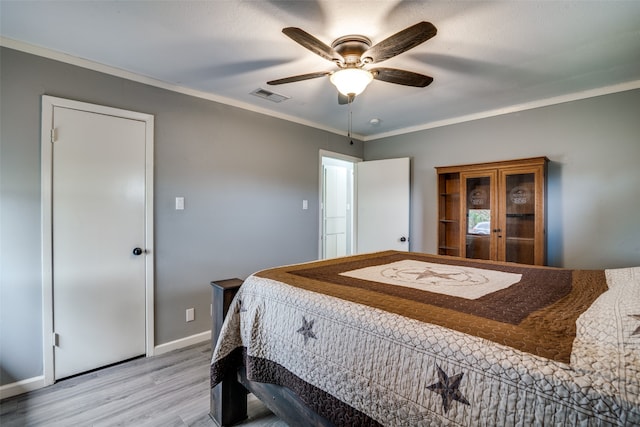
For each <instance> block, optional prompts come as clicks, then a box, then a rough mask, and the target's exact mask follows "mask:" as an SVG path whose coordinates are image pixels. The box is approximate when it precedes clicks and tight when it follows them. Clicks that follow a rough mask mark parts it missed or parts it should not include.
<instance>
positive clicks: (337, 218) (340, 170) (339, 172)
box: [320, 150, 361, 259]
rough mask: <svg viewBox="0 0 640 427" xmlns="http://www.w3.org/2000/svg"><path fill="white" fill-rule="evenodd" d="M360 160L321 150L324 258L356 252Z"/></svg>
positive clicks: (321, 254) (322, 252) (321, 245)
mask: <svg viewBox="0 0 640 427" xmlns="http://www.w3.org/2000/svg"><path fill="white" fill-rule="evenodd" d="M359 161H361V160H360V159H357V158H355V157H349V156H345V155H342V154H338V153H331V152H328V151H324V150H321V151H320V187H321V188H320V198H321V200H320V259H327V258H335V257H339V256H345V255H351V254H353V253H354V250H355V248H354V244H355V238H354V232H355V226H354V194H355V191H354V185H355V184H354V164H355V163H357V162H359Z"/></svg>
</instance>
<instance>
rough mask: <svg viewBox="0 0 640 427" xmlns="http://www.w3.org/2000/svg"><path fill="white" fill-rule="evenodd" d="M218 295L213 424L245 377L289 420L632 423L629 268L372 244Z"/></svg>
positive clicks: (635, 357)
mask: <svg viewBox="0 0 640 427" xmlns="http://www.w3.org/2000/svg"><path fill="white" fill-rule="evenodd" d="M226 305H227V307H228V313H227V315H226V317H225V318H224V322H223V323H222V324H221V325H220V327H219V334H218V333H217V332H216V333H214V336H215V339H216V341H217V342H216V346H215V349H214V351H213V356H212V362H211V386H212V415H214V412H215V417H216V418H217V421H218V423H220V424H222V425H230V424H233V423H235V422H237V421H238V420H239V419H241V418H242V417H244V416H246V409H244V411H245V413H244V414H243V408H242V405H243V403H242V402H241V400H242V399H243V398H245V397H246V391H245V389H247V390H249V391H251V392H253V393H254V394H256V395H257V396H258V397H259V398H260V399H261V400H263V401H264V402H265V404H266V406H268V407H269V408H271V409H272V410H274V412H276V414H278V415H280V416H281V417H283V418H284V419H285V421H287V422H288V423H289V424H290V425H336V426H379V425H383V426H431V425H456V426H475V425H491V426H494V425H500V426H529V425H562V426H565V425H580V426H583V425H584V426H591V425H594V426H596V425H597V426H600V425H603V426H608V425H612V426H618V425H619V426H630V425H640V267H636V268H622V269H612V270H569V269H559V268H552V267H539V266H525V265H519V264H510V263H499V262H490V261H482V260H468V259H462V258H455V257H445V256H438V255H429V254H421V253H411V252H396V251H385V252H377V253H372V254H364V255H355V256H349V257H343V258H337V259H332V260H324V261H316V262H310V263H304V264H297V265H291V266H283V267H278V268H273V269H269V270H264V271H261V272H258V273H255V274H253V275H252V276H250V277H248V278H247V279H246V280H245V281H244V283H243V284H242V286H241V287H240V288H239V290H237V294H236V295H235V297H234V298H233V299H232V300H231V299H229V301H227V304H226ZM224 387H226V391H221V390H222V388H224ZM229 390H230V391H229ZM229 393H232V394H231V395H230V394H229ZM243 396H244V397H243ZM214 405H215V406H216V408H217V409H215V410H214V409H213V408H214ZM244 405H246V403H244ZM238 408H240V409H238ZM244 408H246V406H245V407H244ZM225 412H226V413H227V414H230V413H234V412H239V413H238V414H236V413H234V414H233V415H232V416H230V417H229V416H227V417H226V418H225V416H224V413H225ZM221 413H222V416H221Z"/></svg>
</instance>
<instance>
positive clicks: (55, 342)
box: [53, 332, 60, 347]
mask: <svg viewBox="0 0 640 427" xmlns="http://www.w3.org/2000/svg"><path fill="white" fill-rule="evenodd" d="M53 346H54V347H60V335H58V334H56V333H55V332H54V333H53Z"/></svg>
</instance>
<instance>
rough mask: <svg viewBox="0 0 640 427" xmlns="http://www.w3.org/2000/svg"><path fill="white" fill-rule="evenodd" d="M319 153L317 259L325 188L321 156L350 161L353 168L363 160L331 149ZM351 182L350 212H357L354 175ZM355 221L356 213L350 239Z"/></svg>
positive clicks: (354, 231) (355, 228)
mask: <svg viewBox="0 0 640 427" xmlns="http://www.w3.org/2000/svg"><path fill="white" fill-rule="evenodd" d="M319 154H320V155H319V156H318V188H319V191H318V259H322V254H323V251H322V245H323V242H322V235H323V226H324V225H323V218H322V215H323V210H324V208H323V206H322V203H323V194H324V191H325V189H324V177H323V169H324V168H323V164H322V158H323V157H330V158H332V159H337V160H342V161H345V162H351V163H353V164H354V169H355V164H356V163H359V162H362V161H363V160H362V159H361V158H359V157H353V156H349V155H347V154H341V153H336V152H333V151H328V150H322V149H321V150H320V152H319ZM352 183H353V184H352V185H353V188H352V190H353V199H354V200H353V205H352V206H351V212H352V213H355V212H357V208H358V207H357V205H356V200H355V199H356V194H357V186H358V184H357V182H356V179H355V177H354V179H353V180H352ZM357 222H358V218H357V215H355V214H354V215H353V224H352V227H351V234H352V239H355V236H356V232H357V229H358V224H357ZM352 241H353V240H352Z"/></svg>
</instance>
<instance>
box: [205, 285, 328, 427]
mask: <svg viewBox="0 0 640 427" xmlns="http://www.w3.org/2000/svg"><path fill="white" fill-rule="evenodd" d="M242 282H243V281H242V280H240V279H226V280H217V281H214V282H211V286H212V288H213V297H212V298H213V299H212V304H213V325H212V329H211V342H212V350H213V348H215V345H216V343H217V342H218V337H219V336H220V331H221V329H222V323H223V321H224V317H225V316H226V314H227V311H228V310H229V306H230V305H231V301H232V300H233V297H234V296H235V295H236V293H237V292H238V290H239V289H240V285H242ZM249 392H251V393H253V394H254V395H255V396H256V397H257V398H258V399H260V400H261V401H262V403H263V404H264V406H266V407H267V408H269V410H271V412H273V413H274V414H276V415H277V416H278V417H279V418H280V419H281V420H282V421H284V422H285V423H287V424H288V425H291V426H296V425H305V426H310V427H332V426H333V424H332V423H331V422H329V421H328V420H327V419H326V418H324V417H323V416H321V415H319V414H317V413H316V412H314V411H313V410H311V409H310V408H309V407H307V406H306V405H305V403H304V402H303V401H302V400H301V399H300V398H299V397H298V396H296V395H295V394H294V393H293V392H292V391H291V390H289V389H288V388H286V387H281V386H279V385H275V384H267V383H259V382H255V381H250V380H249V379H247V375H246V372H245V369H244V366H243V367H241V368H240V369H239V370H238V371H235V372H229V373H228V374H227V375H226V376H225V378H224V380H223V381H222V382H221V383H220V384H218V385H217V386H215V387H214V388H212V389H211V406H210V410H209V416H210V417H211V418H212V419H213V420H214V421H215V422H216V423H217V424H218V425H219V426H222V427H226V426H231V425H234V424H237V423H239V422H240V421H242V420H244V419H246V418H247V393H249Z"/></svg>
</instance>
